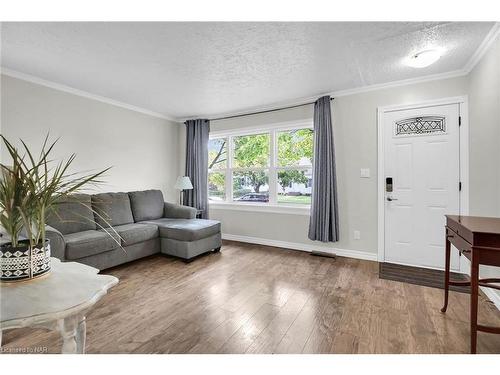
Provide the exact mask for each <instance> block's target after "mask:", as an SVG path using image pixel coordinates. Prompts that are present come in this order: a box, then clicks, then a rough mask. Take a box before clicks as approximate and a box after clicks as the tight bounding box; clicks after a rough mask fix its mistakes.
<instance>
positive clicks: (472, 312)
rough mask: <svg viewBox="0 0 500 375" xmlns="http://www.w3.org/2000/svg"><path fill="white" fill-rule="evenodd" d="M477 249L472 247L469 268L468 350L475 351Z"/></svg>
mask: <svg viewBox="0 0 500 375" xmlns="http://www.w3.org/2000/svg"><path fill="white" fill-rule="evenodd" d="M478 255H479V254H478V250H476V249H472V262H471V269H470V352H471V354H475V353H476V346H477V300H478V284H479V257H478Z"/></svg>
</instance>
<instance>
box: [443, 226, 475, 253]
mask: <svg viewBox="0 0 500 375" xmlns="http://www.w3.org/2000/svg"><path fill="white" fill-rule="evenodd" d="M446 235H447V237H448V240H449V241H450V242H451V243H452V244H453V246H455V247H456V248H457V249H458V250H460V251H461V252H463V253H470V252H471V249H472V245H471V244H470V243H469V242H467V241H466V240H464V239H463V238H462V237H460V236H459V235H458V233H456V232H454V231H453V230H451V229H450V228H447V230H446Z"/></svg>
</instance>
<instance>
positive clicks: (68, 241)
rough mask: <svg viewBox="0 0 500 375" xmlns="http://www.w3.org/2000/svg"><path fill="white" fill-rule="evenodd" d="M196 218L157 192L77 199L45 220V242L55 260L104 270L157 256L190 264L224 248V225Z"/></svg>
mask: <svg viewBox="0 0 500 375" xmlns="http://www.w3.org/2000/svg"><path fill="white" fill-rule="evenodd" d="M90 207H91V208H92V210H91V209H90ZM195 217H196V209H194V208H191V207H186V206H181V205H177V204H172V203H166V202H164V200H163V194H162V193H161V191H159V190H146V191H134V192H129V193H102V194H95V195H87V194H75V195H73V196H71V197H69V198H68V199H65V200H61V201H60V202H58V204H57V210H56V213H55V214H52V215H50V216H49V217H48V218H47V224H48V225H47V238H49V239H50V241H51V242H50V243H51V252H52V256H54V257H57V258H59V259H61V260H63V261H77V262H80V263H84V264H88V265H90V266H93V267H95V268H98V269H100V270H103V269H106V268H110V267H114V266H117V265H119V264H122V263H126V262H129V261H132V260H135V259H138V258H142V257H145V256H148V255H152V254H155V253H159V252H162V253H164V254H168V255H173V256H176V257H179V258H182V259H184V260H186V261H189V260H192V259H193V258H194V257H196V256H198V255H200V254H202V253H205V252H208V251H212V250H215V251H218V250H220V247H221V233H220V222H218V221H215V220H204V219H196V218H195ZM109 225H111V226H112V229H111V228H109ZM110 234H111V236H110Z"/></svg>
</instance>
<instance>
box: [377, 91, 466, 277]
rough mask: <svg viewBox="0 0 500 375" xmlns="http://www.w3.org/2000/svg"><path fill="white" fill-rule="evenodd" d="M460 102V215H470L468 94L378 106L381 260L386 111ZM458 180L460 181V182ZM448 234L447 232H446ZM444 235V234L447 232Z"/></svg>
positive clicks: (381, 250)
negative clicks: (384, 121) (384, 120)
mask: <svg viewBox="0 0 500 375" xmlns="http://www.w3.org/2000/svg"><path fill="white" fill-rule="evenodd" d="M449 104H458V111H459V116H460V117H461V124H460V126H459V138H460V139H459V164H460V181H461V182H462V189H461V191H460V192H459V194H460V215H468V214H469V104H468V96H467V95H463V96H455V97H449V98H441V99H434V100H426V101H422V102H418V103H412V104H398V105H389V106H381V107H377V144H378V148H377V159H378V161H377V163H378V171H377V190H378V191H377V205H378V253H377V258H378V261H379V262H384V260H385V189H384V180H385V155H384V146H385V145H384V123H383V118H384V114H385V113H387V112H394V111H401V110H407V109H418V108H424V107H432V106H439V105H449ZM457 182H458V181H457ZM443 233H444V231H443ZM443 236H444V234H443ZM443 255H444V253H443ZM462 263H463V262H460V271H461V272H463V271H464V269H463V264H462Z"/></svg>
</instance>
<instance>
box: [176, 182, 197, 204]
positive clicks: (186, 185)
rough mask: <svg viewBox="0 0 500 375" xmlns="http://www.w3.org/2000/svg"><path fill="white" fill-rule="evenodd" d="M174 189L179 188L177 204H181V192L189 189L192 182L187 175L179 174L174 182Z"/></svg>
mask: <svg viewBox="0 0 500 375" xmlns="http://www.w3.org/2000/svg"><path fill="white" fill-rule="evenodd" d="M174 187H175V188H176V189H178V190H180V193H179V204H182V193H183V192H184V190H191V189H192V188H193V184H192V183H191V180H190V179H189V177H188V176H179V177H177V181H176V182H175V186H174Z"/></svg>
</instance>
